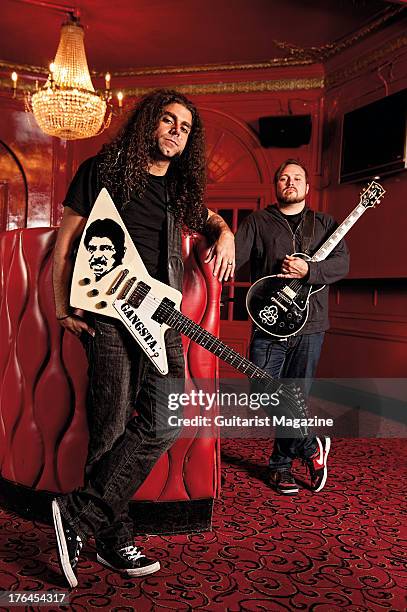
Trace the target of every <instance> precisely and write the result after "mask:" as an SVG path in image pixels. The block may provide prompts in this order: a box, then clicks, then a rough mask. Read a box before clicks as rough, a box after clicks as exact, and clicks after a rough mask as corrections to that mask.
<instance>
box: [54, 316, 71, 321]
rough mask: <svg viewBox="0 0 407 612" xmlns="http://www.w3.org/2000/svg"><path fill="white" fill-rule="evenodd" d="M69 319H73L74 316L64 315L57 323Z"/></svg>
mask: <svg viewBox="0 0 407 612" xmlns="http://www.w3.org/2000/svg"><path fill="white" fill-rule="evenodd" d="M69 317H72V315H70V314H69V315H64V316H63V317H57V321H63V320H64V319H69Z"/></svg>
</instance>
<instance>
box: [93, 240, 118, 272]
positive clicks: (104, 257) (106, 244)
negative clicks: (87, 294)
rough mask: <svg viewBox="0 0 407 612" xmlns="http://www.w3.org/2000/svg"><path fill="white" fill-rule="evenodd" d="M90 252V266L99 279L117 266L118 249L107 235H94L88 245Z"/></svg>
mask: <svg viewBox="0 0 407 612" xmlns="http://www.w3.org/2000/svg"><path fill="white" fill-rule="evenodd" d="M87 249H88V252H89V253H90V257H89V267H90V269H91V270H92V271H93V273H94V275H95V279H96V280H99V278H101V277H102V276H104V275H105V274H107V273H108V272H110V270H112V268H114V267H115V266H116V259H115V255H116V249H115V246H114V244H113V242H112V241H111V240H110V238H108V237H107V236H104V237H103V238H99V237H98V236H94V237H93V238H92V239H91V240H90V242H89V245H88V247H87Z"/></svg>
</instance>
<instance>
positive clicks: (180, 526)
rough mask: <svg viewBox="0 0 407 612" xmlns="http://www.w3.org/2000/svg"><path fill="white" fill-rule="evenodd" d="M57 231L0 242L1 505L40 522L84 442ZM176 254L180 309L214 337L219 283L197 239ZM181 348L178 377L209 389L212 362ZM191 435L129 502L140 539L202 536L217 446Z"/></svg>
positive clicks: (68, 485)
mask: <svg viewBox="0 0 407 612" xmlns="http://www.w3.org/2000/svg"><path fill="white" fill-rule="evenodd" d="M57 231H58V230H57V228H32V229H21V230H13V231H9V232H4V233H2V234H0V275H1V278H0V335H1V349H0V389H1V395H0V477H1V480H0V503H1V504H2V505H5V506H7V507H11V508H12V509H14V510H16V511H20V512H21V513H23V514H24V513H25V514H28V515H29V516H30V517H34V518H39V519H42V520H48V518H49V514H48V513H49V503H48V502H49V501H50V499H51V497H52V495H53V494H55V493H65V492H69V491H71V490H73V489H74V488H76V487H79V486H80V485H81V483H82V478H83V466H84V462H85V458H86V452H87V435H88V434H87V424H86V410H85V396H86V387H87V373H86V372H87V363H86V357H85V354H84V351H83V348H82V345H81V344H80V342H79V340H78V339H77V338H75V337H74V336H72V335H71V334H69V333H64V332H63V331H62V329H61V327H60V326H59V324H58V323H57V321H56V320H55V315H54V303H53V292H52V281H51V275H52V252H53V247H54V244H55V239H56V235H57ZM183 250H184V264H185V276H184V292H183V294H184V298H183V304H182V311H183V312H184V314H186V315H188V316H189V317H191V318H192V319H193V320H194V321H196V322H197V323H199V324H200V325H202V326H203V327H204V328H206V329H207V330H209V331H210V332H212V333H213V334H215V335H217V336H218V335H219V302H220V292H221V285H220V283H219V282H218V281H217V279H215V278H214V277H213V275H212V270H211V265H210V264H205V263H203V260H204V254H205V252H206V244H205V241H204V239H203V237H202V236H199V235H192V236H184V239H183ZM184 350H185V357H186V376H187V378H195V379H210V380H213V381H214V382H213V384H214V385H215V384H216V382H215V381H216V377H217V361H216V359H215V357H214V356H213V355H211V354H210V353H208V352H207V351H206V350H205V349H204V348H202V347H200V346H198V345H197V344H195V343H193V342H191V341H189V340H188V339H187V338H184ZM214 388H215V387H214ZM197 410H199V407H198V408H197ZM189 414H191V412H189ZM190 432H191V430H190V429H189V434H188V436H187V437H186V436H185V437H183V436H181V437H180V439H178V440H177V441H176V442H175V444H174V445H173V447H172V448H171V449H170V450H169V451H168V452H167V453H166V454H165V455H163V456H162V457H161V459H160V460H159V461H158V463H157V464H156V465H155V467H154V469H153V470H152V472H151V473H150V475H149V476H148V478H147V480H146V481H145V482H144V484H143V485H142V486H141V488H140V489H139V490H138V491H137V492H136V494H135V495H134V498H133V500H132V503H131V508H132V513H133V515H134V517H135V521H136V524H137V529H138V531H139V532H148V533H161V532H166V533H171V532H173V533H176V532H183V531H184V532H188V531H198V530H204V529H208V528H210V522H211V512H212V505H213V499H214V498H215V497H216V495H217V493H218V490H219V479H220V465H219V440H218V439H217V437H216V436H209V437H208V436H207V435H206V436H202V435H200V432H199V428H196V431H195V432H193V435H191V433H190Z"/></svg>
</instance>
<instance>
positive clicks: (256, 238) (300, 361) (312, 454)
mask: <svg viewBox="0 0 407 612" xmlns="http://www.w3.org/2000/svg"><path fill="white" fill-rule="evenodd" d="M274 186H275V192H276V196H277V203H276V204H274V205H270V206H268V207H267V208H265V209H263V210H258V211H256V212H254V213H252V214H251V215H249V216H248V217H247V218H246V219H245V220H244V221H243V223H242V224H241V225H240V227H239V228H238V231H237V234H236V256H237V266H236V269H237V270H239V268H240V267H241V266H242V265H243V264H245V263H246V262H247V261H250V266H251V281H252V282H253V283H254V282H255V281H257V280H258V279H260V278H263V277H265V276H270V275H274V274H275V275H277V276H278V277H279V278H286V279H301V280H302V281H303V282H306V283H309V284H311V285H330V284H331V283H334V282H336V281H338V280H340V279H341V278H343V277H344V276H346V274H347V273H348V269H349V255H348V250H347V247H346V244H345V242H344V241H343V240H341V242H340V243H339V244H338V245H337V246H336V247H335V248H334V249H333V251H332V252H331V253H330V255H329V256H328V257H327V258H326V259H325V260H324V261H319V262H307V261H305V260H304V259H302V258H301V257H294V256H293V255H290V253H291V254H293V253H300V252H302V251H303V250H304V246H303V242H304V238H305V236H304V228H305V227H306V225H305V221H306V218H307V217H308V219H309V218H310V215H311V219H312V224H307V225H308V227H310V226H312V229H311V231H310V232H309V234H310V235H309V236H307V240H308V241H309V246H310V251H311V253H314V252H315V251H316V250H317V248H318V247H319V246H321V244H322V243H323V242H324V241H325V240H326V239H327V238H328V236H329V235H330V234H332V233H333V231H334V230H335V229H336V227H337V224H336V223H335V221H334V219H333V218H332V217H330V216H329V215H326V214H324V213H321V212H316V213H315V214H314V215H313V213H312V212H311V211H310V209H309V208H308V207H307V206H306V203H305V199H306V196H307V195H308V192H309V181H308V172H307V169H306V167H305V166H304V164H302V163H301V162H300V161H299V160H296V159H287V160H286V161H285V162H284V163H282V164H281V166H280V167H279V168H278V170H277V171H276V173H275V175H274ZM307 211H310V212H307ZM328 327H329V320H328V287H325V288H324V289H322V290H321V291H319V292H317V293H314V294H312V295H311V297H310V303H309V316H308V320H307V322H306V323H305V325H304V327H303V328H302V329H301V330H300V331H299V332H298V333H297V334H295V335H292V336H289V337H288V338H283V339H278V338H277V337H275V336H271V335H270V334H267V333H266V332H264V331H262V330H261V329H260V328H258V327H257V326H256V325H254V327H253V334H252V338H251V343H250V359H251V360H252V361H253V362H254V363H255V364H256V365H258V366H259V367H261V368H263V369H265V370H267V371H268V372H269V373H270V374H271V375H272V376H273V377H275V378H284V379H297V381H298V379H300V381H301V386H302V389H303V392H304V395H305V397H307V396H308V395H309V392H310V387H311V384H312V379H313V377H314V376H315V372H316V369H317V366H318V361H319V357H320V353H321V348H322V343H323V340H324V333H325V331H326V330H327V329H328ZM300 381H298V382H300ZM330 445H331V441H330V439H329V438H325V437H323V436H313V435H308V436H306V437H305V438H301V437H298V438H288V437H287V438H284V437H276V439H275V441H274V448H273V452H272V455H271V457H270V461H269V467H270V483H271V484H272V486H273V487H274V488H275V489H276V490H277V491H278V492H279V493H282V494H285V495H296V494H297V493H298V491H299V488H298V484H297V483H296V481H295V479H294V477H293V474H292V472H291V465H292V462H293V460H294V459H297V458H300V459H302V460H304V461H305V463H306V465H307V467H308V470H309V475H310V482H311V488H312V490H313V491H321V490H322V488H323V487H324V486H325V483H326V479H327V458H328V453H329V450H330Z"/></svg>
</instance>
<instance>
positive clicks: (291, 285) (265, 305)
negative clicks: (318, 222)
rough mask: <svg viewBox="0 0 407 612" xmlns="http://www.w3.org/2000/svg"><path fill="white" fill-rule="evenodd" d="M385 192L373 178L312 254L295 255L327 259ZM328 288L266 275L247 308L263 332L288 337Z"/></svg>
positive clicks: (252, 290)
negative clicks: (311, 300)
mask: <svg viewBox="0 0 407 612" xmlns="http://www.w3.org/2000/svg"><path fill="white" fill-rule="evenodd" d="M384 194H385V190H384V189H383V187H382V186H381V185H379V183H376V182H375V181H372V182H371V183H370V184H369V185H368V186H367V187H366V189H365V190H364V191H363V193H362V195H361V196H360V200H359V204H358V205H357V206H356V208H355V209H354V210H353V211H352V212H351V213H350V215H349V216H348V217H346V219H345V221H344V222H343V223H341V225H340V226H339V227H338V228H337V229H336V230H335V231H334V232H333V234H332V235H331V236H330V237H329V238H328V240H326V242H324V244H323V245H322V246H321V247H320V248H319V249H318V251H317V252H316V253H315V254H314V255H313V256H312V257H309V256H308V255H306V254H305V253H294V256H295V257H301V258H302V259H305V260H306V261H322V260H323V259H325V258H326V257H327V256H328V255H329V253H330V252H331V251H332V250H333V249H334V248H335V247H336V245H337V244H338V242H339V241H340V240H341V239H342V238H343V237H344V236H345V234H346V233H347V232H348V231H349V230H350V228H351V227H352V226H353V225H354V224H355V223H356V221H357V220H358V219H359V218H360V217H361V216H362V215H363V213H364V212H365V210H367V209H368V208H372V207H374V206H375V205H376V204H378V202H380V200H381V199H382V197H383V195H384ZM324 287H325V285H321V286H318V287H316V288H313V286H312V285H310V284H308V283H306V282H304V281H302V280H301V279H292V280H290V281H289V280H287V279H284V278H277V276H276V275H271V276H265V277H263V278H260V279H259V280H258V281H256V282H255V283H254V284H253V285H252V286H251V287H250V289H249V291H248V292H247V296H246V307H247V311H248V313H249V315H250V317H251V318H252V320H253V321H254V322H255V324H256V325H257V326H258V327H260V328H261V329H262V330H263V331H265V332H267V333H268V334H271V335H272V336H276V337H278V338H288V337H289V336H293V335H294V334H297V333H298V332H299V331H300V330H301V329H302V328H303V327H304V325H305V323H306V321H307V318H308V311H309V298H310V296H311V295H312V294H313V293H316V292H317V291H321V289H323V288H324Z"/></svg>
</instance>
